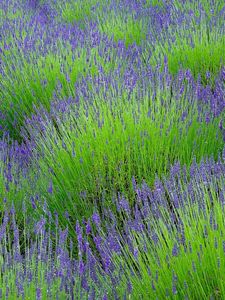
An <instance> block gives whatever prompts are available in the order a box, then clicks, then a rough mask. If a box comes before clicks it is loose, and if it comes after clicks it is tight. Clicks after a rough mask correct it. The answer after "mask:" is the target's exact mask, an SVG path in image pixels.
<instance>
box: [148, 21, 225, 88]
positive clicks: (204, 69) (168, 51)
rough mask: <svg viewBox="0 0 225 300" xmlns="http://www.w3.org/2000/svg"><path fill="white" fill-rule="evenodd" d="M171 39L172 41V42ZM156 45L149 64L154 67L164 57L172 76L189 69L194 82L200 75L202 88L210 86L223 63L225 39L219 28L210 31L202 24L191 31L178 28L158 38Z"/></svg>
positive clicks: (224, 60) (224, 59) (224, 61)
mask: <svg viewBox="0 0 225 300" xmlns="http://www.w3.org/2000/svg"><path fill="white" fill-rule="evenodd" d="M171 38H174V41H173V42H171ZM158 42H159V43H158V44H157V45H156V47H155V50H154V51H153V53H152V57H151V60H150V63H151V64H153V65H156V63H157V62H159V60H161V61H163V59H164V56H167V58H168V68H169V71H170V73H171V74H172V75H176V74H178V72H179V70H180V69H190V70H191V73H192V75H193V76H194V78H195V79H197V78H198V76H199V75H200V76H201V82H202V83H203V84H204V85H206V84H210V85H211V86H213V85H214V83H215V78H216V76H217V75H218V73H219V71H220V70H221V67H222V66H223V65H224V63H225V51H224V48H225V36H224V35H223V34H222V32H220V30H219V29H215V28H214V29H213V30H210V28H209V25H207V24H205V25H204V22H203V23H202V24H201V25H199V26H196V25H195V26H194V27H193V31H192V32H191V30H190V28H189V29H188V30H186V29H181V28H179V31H178V29H177V31H176V32H175V34H174V33H171V32H169V33H168V38H166V39H163V37H162V40H161V39H160V38H159V40H158ZM208 73H210V77H209V78H208V76H207V74H208Z"/></svg>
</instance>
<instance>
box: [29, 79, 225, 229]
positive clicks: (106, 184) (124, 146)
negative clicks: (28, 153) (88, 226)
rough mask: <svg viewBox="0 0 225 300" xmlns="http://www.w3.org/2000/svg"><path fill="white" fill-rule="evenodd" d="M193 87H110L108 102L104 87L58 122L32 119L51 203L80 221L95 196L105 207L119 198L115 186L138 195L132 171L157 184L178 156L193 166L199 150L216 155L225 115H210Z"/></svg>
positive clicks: (52, 207)
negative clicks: (115, 92) (117, 91)
mask: <svg viewBox="0 0 225 300" xmlns="http://www.w3.org/2000/svg"><path fill="white" fill-rule="evenodd" d="M164 79H165V78H164ZM162 82H163V80H162ZM122 91H123V90H122ZM153 91H154V90H153ZM83 92H84V94H86V92H85V91H83ZM189 92H190V91H188V90H186V92H184V91H183V92H182V93H181V94H180V92H177V95H176V94H174V95H173V96H172V98H171V92H170V89H169V88H168V87H165V88H164V90H163V87H161V89H156V90H155V94H152V95H153V97H152V96H151V94H150V95H149V94H148V92H146V93H143V94H141V92H140V90H139V88H138V86H137V87H136V88H134V89H133V91H132V92H130V93H129V94H127V93H126V92H124V91H123V92H122V94H121V96H120V97H119V98H117V97H115V96H112V94H111V96H110V97H111V98H109V99H108V100H107V102H106V101H104V98H103V97H106V94H105V93H103V95H102V96H101V93H99V94H98V96H97V95H96V96H97V97H96V99H94V102H93V103H92V104H90V103H87V104H83V103H84V99H82V98H81V99H80V104H79V105H77V104H76V106H74V107H68V109H65V113H64V114H63V116H60V115H59V117H58V119H56V120H57V121H56V122H57V128H56V127H55V126H54V125H53V124H51V121H49V118H48V117H47V119H46V120H43V123H42V124H43V129H42V130H41V133H39V134H37V133H35V131H34V130H35V128H34V127H32V125H31V127H30V128H29V129H28V131H30V132H31V135H33V136H34V140H35V143H36V150H34V151H37V152H38V153H41V156H40V159H39V161H38V164H39V166H40V170H41V172H42V173H43V178H46V179H45V180H43V178H42V177H41V180H40V185H41V186H42V187H40V189H41V190H42V191H43V192H42V193H45V194H46V197H48V199H49V200H48V201H47V202H48V208H49V210H51V211H53V210H56V211H58V212H59V213H60V215H61V221H62V222H65V218H64V214H65V212H66V211H67V213H68V216H69V219H70V220H71V222H72V224H73V222H74V220H76V219H77V218H78V219H79V218H82V216H84V214H85V216H86V217H88V216H90V213H91V212H93V210H94V207H95V203H96V202H97V207H98V208H99V209H100V210H102V209H103V208H104V206H105V205H106V206H110V205H112V204H111V202H112V200H111V199H112V197H113V194H114V193H117V192H121V193H124V194H125V195H127V196H129V197H130V201H131V202H132V185H131V179H132V177H133V176H135V177H136V178H137V180H138V182H140V181H141V180H142V179H145V180H146V181H147V183H148V184H150V185H152V184H153V183H154V180H155V177H156V175H157V176H159V177H160V178H161V177H162V176H163V174H167V173H168V170H169V167H170V165H171V164H172V163H173V162H174V161H176V160H179V161H180V163H181V164H182V165H184V164H186V165H187V166H188V167H189V166H190V165H191V162H192V159H193V157H194V156H196V158H197V161H200V159H201V158H202V157H204V156H209V155H213V156H214V157H215V158H216V157H217V155H218V153H219V152H220V151H221V150H222V148H223V145H224V140H223V135H222V132H221V130H220V129H219V122H220V117H213V116H212V115H211V120H210V117H209V115H208V114H207V115H206V116H208V117H209V120H208V119H207V120H206V119H205V117H204V113H200V114H199V111H200V107H198V105H199V104H198V102H197V101H196V99H195V96H193V97H194V98H192V100H191V97H192V96H191V94H189ZM152 93H153V92H152ZM91 97H93V93H92V94H91ZM187 97H189V99H187ZM138 98H139V101H137V99H138ZM200 106H201V105H200ZM203 106H204V105H203ZM208 117H207V118H208ZM32 131H34V133H32ZM206 145H207V147H206ZM44 174H48V175H47V176H45V175H44ZM46 180H47V183H46ZM48 185H50V187H51V188H50V190H51V192H50V193H47V190H48ZM66 222H67V221H66Z"/></svg>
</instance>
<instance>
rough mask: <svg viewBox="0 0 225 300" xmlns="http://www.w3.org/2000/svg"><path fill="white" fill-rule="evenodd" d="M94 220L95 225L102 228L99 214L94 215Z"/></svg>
mask: <svg viewBox="0 0 225 300" xmlns="http://www.w3.org/2000/svg"><path fill="white" fill-rule="evenodd" d="M92 220H93V222H94V223H95V225H96V226H97V227H100V225H101V220H100V216H99V214H98V213H97V212H95V213H93V215H92Z"/></svg>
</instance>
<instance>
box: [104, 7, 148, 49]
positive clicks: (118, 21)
mask: <svg viewBox="0 0 225 300" xmlns="http://www.w3.org/2000/svg"><path fill="white" fill-rule="evenodd" d="M100 30H101V31H102V32H103V33H106V34H107V35H108V36H109V37H113V38H114V40H115V41H116V42H118V41H119V40H122V41H124V43H125V45H126V46H129V45H131V44H133V43H136V44H137V45H140V44H141V42H142V40H143V39H145V37H146V28H145V24H144V23H143V21H142V20H141V19H135V18H134V16H133V15H130V14H127V15H126V16H125V17H124V16H122V15H121V14H118V13H116V12H114V11H112V12H109V13H108V14H107V16H106V17H105V18H104V19H102V20H101V21H100Z"/></svg>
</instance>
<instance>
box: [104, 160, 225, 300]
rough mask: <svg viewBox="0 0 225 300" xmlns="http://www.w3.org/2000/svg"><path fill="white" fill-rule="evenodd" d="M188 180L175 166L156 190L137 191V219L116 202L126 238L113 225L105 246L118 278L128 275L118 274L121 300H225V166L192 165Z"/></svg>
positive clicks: (120, 201) (122, 201)
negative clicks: (127, 299)
mask: <svg viewBox="0 0 225 300" xmlns="http://www.w3.org/2000/svg"><path fill="white" fill-rule="evenodd" d="M224 158H225V157H224ZM185 173H186V170H185ZM186 176H187V175H184V173H183V171H182V169H180V166H179V164H176V165H175V166H174V167H173V168H172V172H171V177H170V179H169V180H168V179H167V180H163V181H162V182H160V181H157V182H156V183H155V188H154V189H153V190H151V189H149V188H148V186H147V185H146V183H144V184H143V186H142V187H141V188H138V187H137V186H136V187H135V186H134V187H135V189H136V191H137V200H136V201H137V202H136V208H135V212H134V215H135V218H132V217H131V214H132V209H131V208H130V207H129V204H128V202H127V201H126V199H124V198H120V199H118V200H117V204H118V206H117V207H118V211H119V212H120V214H121V217H122V216H124V217H123V218H125V220H126V221H125V225H124V230H125V233H124V235H123V231H121V229H117V224H115V223H114V224H113V222H112V223H111V225H109V227H108V228H109V229H108V232H107V235H105V237H104V239H102V243H101V245H102V248H103V249H105V252H107V249H108V251H110V253H112V252H113V254H112V255H111V262H112V265H113V266H114V269H113V268H112V269H113V270H114V272H115V270H117V272H118V270H123V271H122V276H120V275H121V273H120V275H118V273H117V272H115V281H117V282H119V286H120V288H118V289H117V291H118V294H119V295H120V296H119V298H120V297H122V296H123V295H124V292H126V295H127V297H128V298H129V297H131V298H134V299H139V298H141V299H155V298H162V299H164V298H165V299H166V298H169V299H176V298H177V299H184V298H188V299H207V298H210V297H211V298H212V297H213V298H223V297H224V292H225V291H224V286H223V280H224V251H225V249H224V230H223V228H224V199H225V190H224V188H225V186H224V182H225V181H224V179H225V178H224V161H223V160H222V161H221V160H220V161H219V162H218V163H214V162H213V160H207V161H206V162H204V161H202V163H201V164H200V166H197V165H195V164H193V165H192V167H191V171H190V173H189V176H190V179H188V177H186ZM112 219H113V218H112V217H111V220H112ZM105 239H106V241H105V242H103V241H104V240H105ZM109 249H110V250H109ZM102 251H103V250H102ZM116 274H117V275H116ZM116 278H117V279H116ZM120 283H121V285H120Z"/></svg>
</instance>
